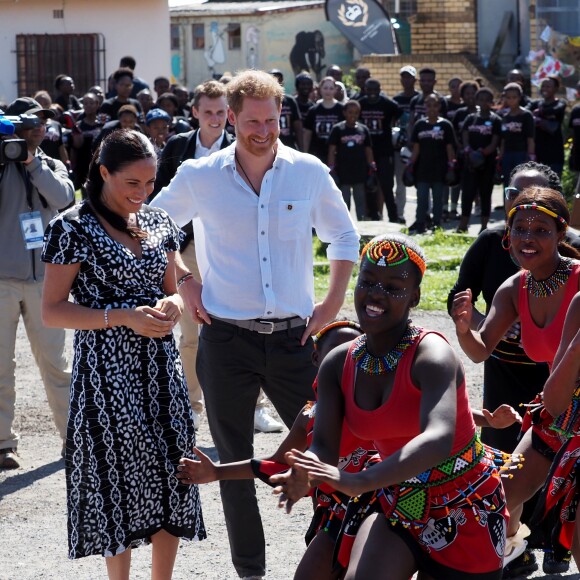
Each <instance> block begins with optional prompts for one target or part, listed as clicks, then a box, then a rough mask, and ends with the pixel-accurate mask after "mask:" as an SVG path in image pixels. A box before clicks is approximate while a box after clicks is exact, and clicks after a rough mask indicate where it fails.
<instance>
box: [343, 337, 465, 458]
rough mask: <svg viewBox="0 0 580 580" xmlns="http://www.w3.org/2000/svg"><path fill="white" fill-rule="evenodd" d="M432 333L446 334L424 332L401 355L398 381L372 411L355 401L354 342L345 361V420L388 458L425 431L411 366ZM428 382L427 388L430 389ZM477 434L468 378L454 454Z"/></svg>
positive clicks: (459, 392)
mask: <svg viewBox="0 0 580 580" xmlns="http://www.w3.org/2000/svg"><path fill="white" fill-rule="evenodd" d="M428 334H437V335H438V336H441V337H442V338H443V339H444V340H447V339H446V338H445V337H444V336H443V335H441V334H439V333H438V332H434V331H425V330H424V331H423V332H421V334H420V335H419V336H418V337H417V339H416V340H415V342H414V344H413V345H411V346H410V347H409V348H408V349H407V350H406V351H405V353H404V354H403V356H402V357H401V360H400V361H399V364H398V366H397V370H396V371H395V372H396V374H395V384H394V385H393V391H392V393H391V396H390V397H389V399H388V400H387V402H386V403H384V404H383V405H381V406H380V407H378V408H377V409H374V410H372V411H366V410H364V409H361V408H360V407H359V406H358V405H357V404H356V402H355V398H354V387H355V370H356V366H355V363H354V360H353V358H352V356H351V351H352V349H353V346H354V344H353V345H351V347H350V349H349V352H348V355H347V357H346V360H345V363H344V370H343V373H342V391H343V394H344V407H345V411H344V413H345V421H346V424H347V425H348V426H349V428H350V430H351V431H352V433H353V434H354V435H355V436H357V437H360V438H362V439H370V440H372V441H373V442H374V444H375V447H376V448H377V450H378V452H379V453H380V455H381V457H382V458H383V459H384V458H386V457H388V456H389V455H391V454H393V453H394V452H395V451H398V450H399V449H401V447H403V445H405V444H406V443H408V442H409V441H410V440H411V439H413V438H414V437H416V436H417V435H419V434H420V433H421V426H420V423H419V409H420V405H421V389H419V388H418V387H416V386H415V385H414V384H413V381H412V379H411V366H412V364H413V360H414V358H415V351H416V350H417V346H418V345H419V343H420V342H421V341H422V340H423V338H424V337H425V336H427V335H428ZM428 388H429V386H428V385H424V386H423V389H428ZM474 434H475V423H474V422H473V416H472V414H471V408H470V406H469V400H468V396H467V389H466V388H465V380H464V381H463V383H462V384H461V385H460V386H459V388H458V389H457V419H456V425H455V435H454V438H453V448H452V449H451V455H452V454H454V453H457V452H458V451H460V450H461V449H463V448H464V447H465V446H466V445H467V444H468V443H469V442H470V441H471V440H472V439H473V436H474Z"/></svg>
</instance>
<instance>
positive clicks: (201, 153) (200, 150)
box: [193, 131, 225, 159]
mask: <svg viewBox="0 0 580 580" xmlns="http://www.w3.org/2000/svg"><path fill="white" fill-rule="evenodd" d="M224 133H225V131H222V134H221V135H220V136H219V137H218V138H217V139H216V140H215V141H214V142H213V145H212V146H211V147H204V146H203V145H202V143H201V139H200V138H199V134H200V131H198V132H197V135H196V136H195V154H194V156H193V158H194V159H201V158H202V157H207V156H208V155H211V154H212V153H216V152H217V151H219V150H220V149H221V145H222V141H223V139H224Z"/></svg>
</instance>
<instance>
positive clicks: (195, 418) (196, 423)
mask: <svg viewBox="0 0 580 580" xmlns="http://www.w3.org/2000/svg"><path fill="white" fill-rule="evenodd" d="M191 413H192V415H193V428H194V429H195V430H196V431H197V430H198V429H199V421H200V418H199V413H198V412H197V411H194V410H192V411H191Z"/></svg>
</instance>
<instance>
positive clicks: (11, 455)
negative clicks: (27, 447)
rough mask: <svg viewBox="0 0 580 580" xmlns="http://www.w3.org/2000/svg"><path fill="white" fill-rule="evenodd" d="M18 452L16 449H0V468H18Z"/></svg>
mask: <svg viewBox="0 0 580 580" xmlns="http://www.w3.org/2000/svg"><path fill="white" fill-rule="evenodd" d="M19 467H20V461H18V453H16V449H0V469H18V468H19Z"/></svg>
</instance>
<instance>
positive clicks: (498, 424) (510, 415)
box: [481, 405, 522, 429]
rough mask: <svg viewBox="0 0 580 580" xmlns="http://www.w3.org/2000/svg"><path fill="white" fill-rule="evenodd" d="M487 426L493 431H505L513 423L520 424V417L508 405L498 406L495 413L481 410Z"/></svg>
mask: <svg viewBox="0 0 580 580" xmlns="http://www.w3.org/2000/svg"><path fill="white" fill-rule="evenodd" d="M481 412H482V413H483V416H484V417H485V420H486V421H487V423H488V425H489V426H490V427H492V428H493V429H505V428H506V427H509V426H510V425H513V424H514V423H520V424H521V423H522V417H521V415H520V414H519V413H518V412H517V411H516V410H515V409H514V408H513V407H511V406H510V405H500V406H499V407H498V408H497V409H496V410H495V411H493V412H490V411H488V410H487V409H482V410H481Z"/></svg>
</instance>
